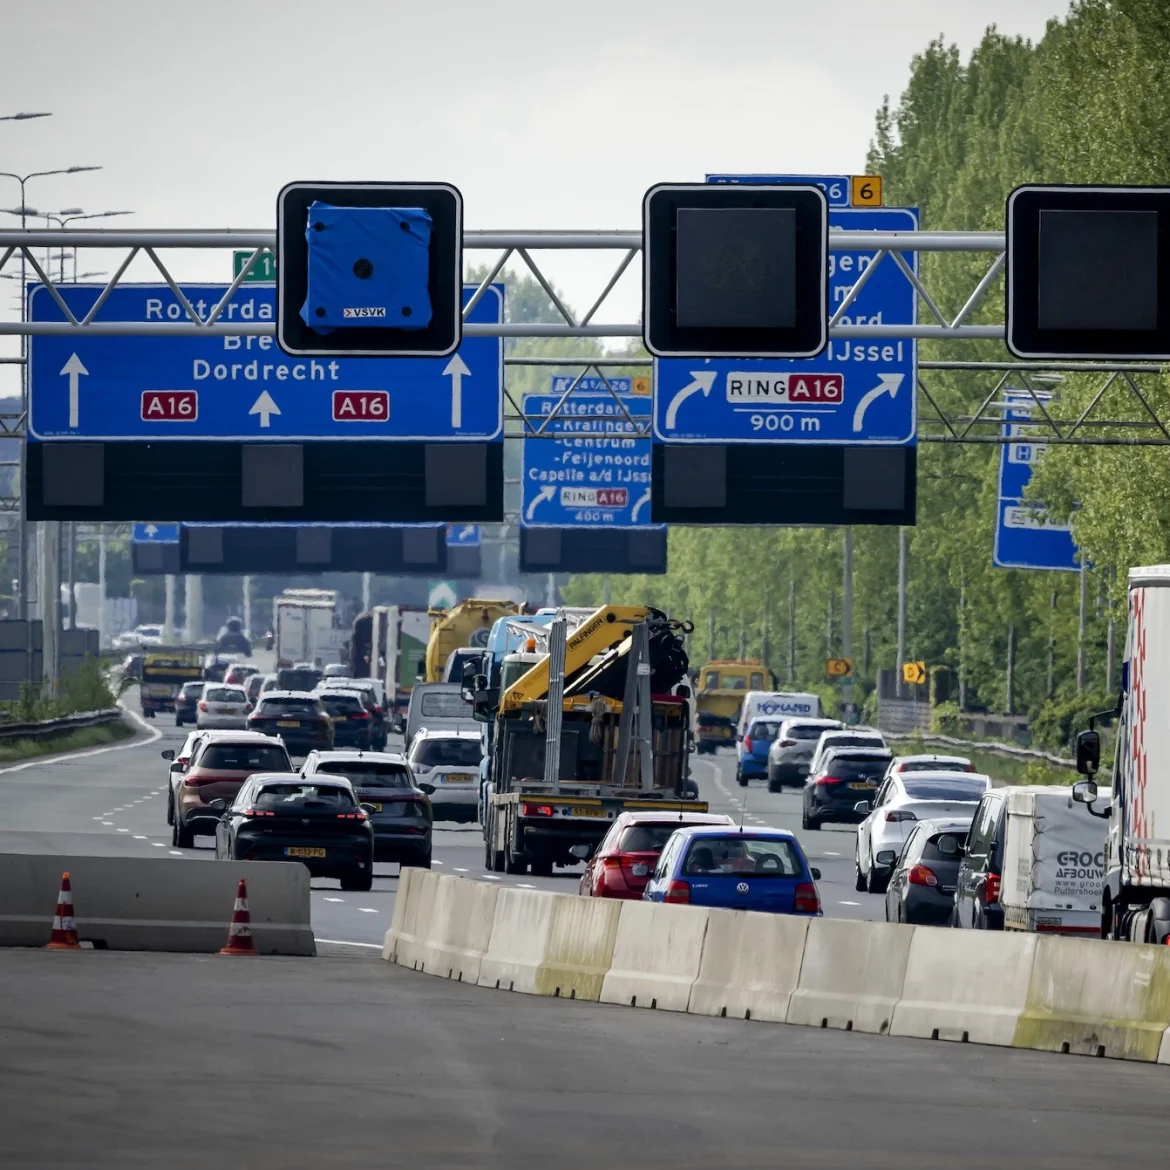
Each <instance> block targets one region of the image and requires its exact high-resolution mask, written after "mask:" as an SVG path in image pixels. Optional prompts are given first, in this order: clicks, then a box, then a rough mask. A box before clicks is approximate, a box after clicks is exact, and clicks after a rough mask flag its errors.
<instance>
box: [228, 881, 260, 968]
mask: <svg viewBox="0 0 1170 1170" xmlns="http://www.w3.org/2000/svg"><path fill="white" fill-rule="evenodd" d="M219 953H220V954H221V955H255V954H257V951H256V943H255V940H254V939H253V938H252V915H251V914H250V913H249V911H248V887H247V884H246V883H245V882H244V879H243V878H240V884H239V886H238V887H237V889H236V905H235V909H234V910H233V911H232V924H231V926H230V927H229V928H228V940H227V946H226V947H224V948H223V949H222V950H221V951H220V952H219Z"/></svg>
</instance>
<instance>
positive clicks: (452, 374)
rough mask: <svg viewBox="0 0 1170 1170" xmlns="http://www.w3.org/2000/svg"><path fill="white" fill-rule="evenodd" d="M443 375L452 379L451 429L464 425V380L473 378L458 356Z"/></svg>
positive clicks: (448, 365) (445, 369)
mask: <svg viewBox="0 0 1170 1170" xmlns="http://www.w3.org/2000/svg"><path fill="white" fill-rule="evenodd" d="M443 373H444V375H446V376H447V377H449V378H450V379H451V427H452V429H453V430H458V429H459V428H460V427H461V426H462V425H463V379H464V378H470V377H471V371H470V370H469V369H468V368H467V363H466V362H465V361H464V360H463V359H462V358H461V357H460V356H459V355H458V354H456V355H455V356H454V357H453V358H452V359H451V360H450V361H449V362H448V363H447V364H446V365H445V366H444V367H443Z"/></svg>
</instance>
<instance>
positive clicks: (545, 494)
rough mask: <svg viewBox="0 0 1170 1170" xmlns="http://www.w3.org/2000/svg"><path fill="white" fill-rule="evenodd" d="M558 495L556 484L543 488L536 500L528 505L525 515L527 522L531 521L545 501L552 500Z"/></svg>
mask: <svg viewBox="0 0 1170 1170" xmlns="http://www.w3.org/2000/svg"><path fill="white" fill-rule="evenodd" d="M556 494H557V489H556V486H555V485H554V484H551V483H550V484H549V485H548V486H547V487H542V488H541V489H540V492H539V493H538V495H537V497H536V499H535V500H533V501H532V503H531V504H529V505H528V511H527V512H526V513H525V514H524V519H525V520H531V519H532V514H533V513H534V512H535V511H536V509H537V506H538V505H539V504H542V503H544V501H545V500H551V499H552V498H553V496H555V495H556Z"/></svg>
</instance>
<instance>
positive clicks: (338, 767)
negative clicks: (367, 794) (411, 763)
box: [317, 760, 412, 788]
mask: <svg viewBox="0 0 1170 1170" xmlns="http://www.w3.org/2000/svg"><path fill="white" fill-rule="evenodd" d="M317 771H318V772H324V773H325V774H326V775H328V776H345V777H347V778H348V779H349V781H350V783H351V784H353V785H355V786H356V787H358V788H363V787H364V788H410V787H411V786H412V785H411V783H410V769H409V768H408V767H407V766H406V765H405V764H387V763H385V762H384V761H380V760H326V761H325V762H324V763H323V764H321V766H320V767H319V768H318V769H317Z"/></svg>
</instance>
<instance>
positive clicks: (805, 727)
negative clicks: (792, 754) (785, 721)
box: [784, 723, 825, 739]
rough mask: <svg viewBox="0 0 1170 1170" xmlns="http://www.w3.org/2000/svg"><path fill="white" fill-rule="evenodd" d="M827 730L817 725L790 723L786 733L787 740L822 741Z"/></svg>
mask: <svg viewBox="0 0 1170 1170" xmlns="http://www.w3.org/2000/svg"><path fill="white" fill-rule="evenodd" d="M824 733H825V729H824V728H823V727H818V726H817V725H816V724H815V723H790V724H789V725H788V728H787V729H786V730H785V732H784V738H785V739H820V738H821V736H822V735H824Z"/></svg>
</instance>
